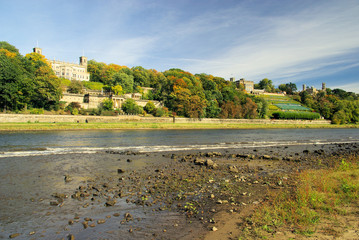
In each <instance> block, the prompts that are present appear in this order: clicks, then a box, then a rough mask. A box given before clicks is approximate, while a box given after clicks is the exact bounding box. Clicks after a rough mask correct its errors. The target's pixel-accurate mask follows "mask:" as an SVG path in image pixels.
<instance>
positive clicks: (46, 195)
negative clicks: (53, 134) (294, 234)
mask: <svg viewBox="0 0 359 240" xmlns="http://www.w3.org/2000/svg"><path fill="white" fill-rule="evenodd" d="M358 150H359V143H350V144H327V145H317V144H312V145H300V146H274V147H256V148H242V149H206V150H200V151H199V150H189V151H188V150H183V151H175V152H173V151H171V152H153V153H137V152H128V151H126V152H117V151H107V152H99V153H96V154H76V153H75V154H68V155H61V156H60V155H51V156H31V157H14V158H11V161H9V162H8V163H7V164H13V165H11V166H12V167H11V169H12V171H15V173H16V174H17V175H18V176H19V175H20V176H23V177H22V179H14V178H12V177H11V174H12V172H11V171H10V172H9V171H8V169H2V170H0V173H1V175H0V176H1V177H2V179H3V180H4V181H3V183H2V186H1V187H3V188H2V192H0V194H1V193H4V191H6V189H7V188H6V186H7V184H8V187H9V189H13V186H14V184H15V186H17V188H16V192H14V193H12V194H15V195H13V196H7V198H9V200H6V199H5V200H4V199H1V198H0V200H1V201H5V203H4V202H2V206H3V207H4V209H5V210H6V211H8V212H5V210H2V211H0V212H2V215H3V216H2V218H1V219H2V221H1V222H3V223H5V222H6V223H7V224H8V225H3V226H1V230H0V238H1V237H4V238H6V237H7V236H10V235H11V234H15V233H20V234H21V235H20V236H19V237H17V238H16V239H27V238H28V237H29V233H33V237H34V238H41V235H43V236H44V237H43V238H52V239H59V238H67V237H70V236H74V237H75V239H99V238H107V239H117V238H118V236H123V237H124V238H127V239H136V238H142V239H152V238H156V239H169V238H171V239H211V238H212V239H214V238H215V239H227V238H228V237H229V235H228V234H229V232H231V234H232V235H231V236H233V237H236V234H239V233H240V229H239V228H238V227H237V225H233V226H232V227H231V228H229V229H228V227H226V226H227V224H229V223H231V222H233V221H234V223H236V224H237V223H238V222H240V219H241V218H242V217H245V216H247V215H248V214H250V213H251V211H252V210H251V209H253V208H255V207H256V206H258V205H260V204H261V202H263V201H265V199H266V194H267V193H268V192H267V191H268V190H270V191H276V190H278V189H282V188H286V187H290V183H291V182H293V181H295V177H294V176H293V174H295V173H296V172H298V171H303V170H305V169H320V168H325V167H327V166H330V165H331V164H333V162H332V160H333V159H334V158H341V157H340V156H346V155H347V154H353V153H358ZM24 159H26V160H27V161H26V162H24V161H23V160H24ZM6 160H7V159H0V164H5V162H6ZM209 160H211V161H212V162H211V161H209ZM20 166H21V167H20ZM41 166H46V168H43V169H42V167H41ZM19 167H20V168H19ZM64 176H65V180H64ZM66 178H67V180H68V181H67V180H66ZM279 180H281V181H282V182H283V183H282V184H281V185H278V184H277V183H278V181H279ZM39 181H40V182H39ZM21 182H29V183H32V184H31V185H30V186H31V187H30V189H27V186H23V187H24V189H21V187H22V186H20V185H19V183H21ZM39 184H40V186H42V188H40V189H39V188H37V187H36V186H37V185H39ZM18 188H19V189H18ZM0 189H1V188H0ZM13 191H14V190H13ZM25 191H26V192H25ZM10 193H11V192H10ZM18 194H20V195H18ZM10 195H11V194H10ZM10 199H16V200H15V202H14V200H10ZM9 203H11V204H10V205H13V207H11V208H6V206H9ZM16 204H19V205H21V206H22V209H20V210H16V209H17V208H16ZM29 208H30V209H31V210H30V209H29ZM9 211H10V212H9ZM11 211H13V212H11ZM33 211H35V212H36V213H35V215H34V216H33V215H32V212H33ZM14 213H15V214H14ZM127 213H128V214H130V215H128V214H127ZM33 217H36V219H37V220H36V221H37V222H36V221H34V220H31V219H33ZM12 218H15V219H12ZM4 219H7V220H6V221H4ZM11 219H12V220H11ZM103 220H104V221H103ZM33 221H34V222H33ZM44 221H45V222H44ZM19 222H20V223H21V224H19ZM37 224H38V225H37ZM90 225H93V227H91V226H90ZM5 226H7V227H5ZM20 226H26V227H20ZM213 227H216V228H218V231H213ZM173 236H177V237H175V238H173Z"/></svg>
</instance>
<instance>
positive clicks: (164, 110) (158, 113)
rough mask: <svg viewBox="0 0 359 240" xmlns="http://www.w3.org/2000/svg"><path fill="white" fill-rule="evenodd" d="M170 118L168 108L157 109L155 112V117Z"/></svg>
mask: <svg viewBox="0 0 359 240" xmlns="http://www.w3.org/2000/svg"><path fill="white" fill-rule="evenodd" d="M165 116H168V108H166V107H163V108H157V109H156V110H155V117H165Z"/></svg>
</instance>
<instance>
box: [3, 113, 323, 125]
mask: <svg viewBox="0 0 359 240" xmlns="http://www.w3.org/2000/svg"><path fill="white" fill-rule="evenodd" d="M86 120H87V122H91V123H121V122H141V123H173V122H175V123H202V124H206V123H208V124H282V125H283V124H305V125H307V124H314V125H316V124H320V125H329V124H330V121H327V120H272V119H215V118H202V119H193V118H179V117H177V118H175V119H174V118H171V117H159V118H158V117H141V116H136V115H119V116H83V115H35V114H0V123H24V122H32V123H34V122H39V123H71V122H72V123H76V122H79V123H85V122H86Z"/></svg>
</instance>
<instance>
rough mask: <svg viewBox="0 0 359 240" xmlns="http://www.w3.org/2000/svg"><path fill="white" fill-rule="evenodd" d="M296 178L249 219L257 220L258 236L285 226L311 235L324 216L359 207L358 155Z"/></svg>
mask: <svg viewBox="0 0 359 240" xmlns="http://www.w3.org/2000/svg"><path fill="white" fill-rule="evenodd" d="M296 179H297V184H296V187H295V188H294V189H291V190H284V191H281V192H279V193H276V194H274V195H272V196H271V197H270V198H269V199H270V200H269V201H267V202H266V203H265V204H264V205H262V206H261V207H260V208H258V209H257V210H256V211H255V213H254V215H253V216H252V218H251V219H250V220H248V221H250V222H255V223H256V227H255V228H256V229H254V230H253V233H254V234H255V235H257V237H263V238H265V236H266V235H267V234H270V233H272V232H274V231H281V232H282V231H283V229H286V228H287V229H288V228H291V229H292V231H293V230H294V232H295V233H298V234H303V235H311V234H313V233H314V232H315V230H316V226H317V224H318V223H320V221H321V219H324V218H329V219H330V218H332V217H333V216H335V215H336V214H344V213H345V211H343V208H345V207H354V208H356V209H358V207H359V205H358V200H359V157H358V156H350V157H348V159H342V160H341V161H339V164H338V165H337V166H336V167H334V168H330V169H321V170H307V171H304V172H302V173H300V174H299V175H298V176H297V178H296Z"/></svg>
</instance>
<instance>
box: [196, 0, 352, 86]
mask: <svg viewBox="0 0 359 240" xmlns="http://www.w3.org/2000/svg"><path fill="white" fill-rule="evenodd" d="M353 3H354V4H348V5H346V4H342V2H340V3H339V2H338V3H337V4H335V5H333V3H330V4H326V5H321V6H317V7H316V8H310V7H309V6H308V8H307V9H304V10H298V13H297V14H294V15H287V16H280V17H257V18H256V19H255V22H256V24H260V26H253V27H254V28H260V29H262V31H261V32H259V31H253V32H250V33H248V34H247V35H246V36H245V37H243V38H239V39H237V40H236V41H237V45H236V46H234V47H232V48H231V49H229V50H228V51H226V52H224V53H223V54H221V55H218V56H217V57H215V58H211V59H208V60H210V61H213V62H216V63H215V64H210V65H207V64H208V63H204V64H203V63H199V64H194V65H193V64H192V65H191V66H190V69H191V70H192V71H195V72H203V71H208V72H211V73H213V74H215V75H218V76H226V77H229V76H230V75H231V74H235V75H237V76H241V77H246V78H249V79H253V80H258V79H260V78H263V77H269V78H271V79H274V78H279V79H280V78H286V77H288V76H291V77H299V76H300V75H301V74H304V73H308V72H312V71H314V72H315V71H316V73H315V74H317V75H321V74H325V72H320V70H321V69H324V67H325V66H332V67H333V69H332V71H335V70H336V71H340V70H341V69H342V68H343V66H340V67H336V66H335V65H336V62H337V61H338V58H342V59H341V61H343V62H346V63H347V64H348V65H352V64H353V63H355V62H358V59H349V58H346V57H345V55H346V54H350V53H352V52H353V51H357V49H358V48H359V15H358V14H357V13H358V12H359V5H358V4H357V3H355V2H353ZM242 11H243V9H242ZM244 14H245V13H244ZM252 18H253V17H252ZM218 62H220V63H222V64H217V63H218ZM325 71H327V70H325Z"/></svg>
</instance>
